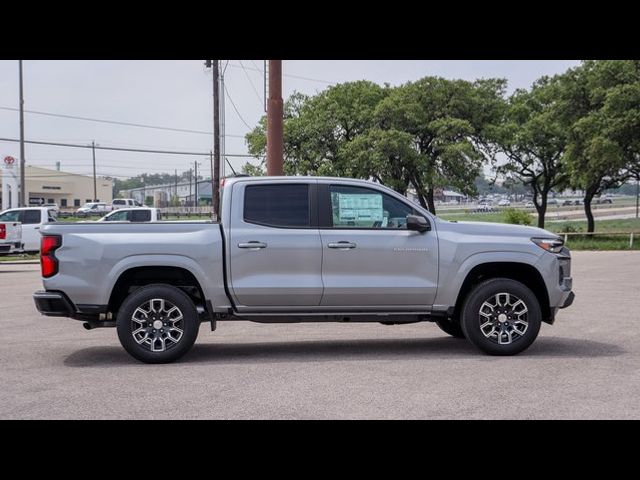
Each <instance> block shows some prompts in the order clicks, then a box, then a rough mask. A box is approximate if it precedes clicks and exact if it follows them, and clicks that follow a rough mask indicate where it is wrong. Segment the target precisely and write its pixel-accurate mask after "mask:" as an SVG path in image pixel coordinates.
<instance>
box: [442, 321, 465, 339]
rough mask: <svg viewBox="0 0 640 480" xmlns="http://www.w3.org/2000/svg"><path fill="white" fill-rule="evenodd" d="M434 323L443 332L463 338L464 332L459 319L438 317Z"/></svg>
mask: <svg viewBox="0 0 640 480" xmlns="http://www.w3.org/2000/svg"><path fill="white" fill-rule="evenodd" d="M436 325H438V327H440V330H442V331H443V332H444V333H447V334H449V335H451V336H452V337H454V338H464V332H463V331H462V327H461V326H460V320H458V319H453V318H438V319H437V320H436Z"/></svg>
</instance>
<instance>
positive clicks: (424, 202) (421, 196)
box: [416, 191, 429, 210]
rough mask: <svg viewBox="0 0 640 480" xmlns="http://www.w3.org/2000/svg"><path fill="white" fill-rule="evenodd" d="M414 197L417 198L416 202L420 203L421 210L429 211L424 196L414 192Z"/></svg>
mask: <svg viewBox="0 0 640 480" xmlns="http://www.w3.org/2000/svg"><path fill="white" fill-rule="evenodd" d="M416 196H417V197H418V202H420V206H421V207H422V208H426V209H427V210H429V207H428V206H427V202H426V200H425V199H424V195H423V194H422V193H420V192H417V191H416Z"/></svg>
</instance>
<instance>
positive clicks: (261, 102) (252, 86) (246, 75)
mask: <svg viewBox="0 0 640 480" xmlns="http://www.w3.org/2000/svg"><path fill="white" fill-rule="evenodd" d="M238 61H239V62H240V66H241V67H242V71H243V72H244V75H245V77H247V80H249V83H250V84H251V88H252V89H253V91H254V92H255V94H256V97H258V100H260V106H263V105H264V100H263V99H262V97H260V94H259V93H258V90H257V89H256V87H255V85H254V84H253V81H252V80H251V77H249V72H247V69H246V68H244V65H242V60H238Z"/></svg>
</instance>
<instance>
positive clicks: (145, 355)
mask: <svg viewBox="0 0 640 480" xmlns="http://www.w3.org/2000/svg"><path fill="white" fill-rule="evenodd" d="M116 328H117V331H118V338H119V339H120V343H121V344H122V346H123V347H124V349H125V350H126V351H127V352H128V353H129V354H130V355H131V356H132V357H134V358H136V359H138V360H140V361H141V362H145V363H169V362H173V361H175V360H178V359H179V358H180V357H182V356H183V355H184V354H186V353H187V352H188V351H189V350H190V349H191V347H192V346H193V344H194V342H195V341H196V337H197V336H198V330H199V328H200V322H199V319H198V312H197V310H196V307H195V305H194V304H193V301H191V299H190V298H189V296H188V295H187V294H186V293H184V292H183V291H182V290H180V289H178V288H176V287H172V286H170V285H164V284H154V285H147V286H145V287H141V288H139V289H137V290H136V291H134V292H133V293H132V294H131V295H129V296H128V297H127V298H126V299H125V301H124V302H123V303H122V306H121V307H120V310H119V311H118V316H117V320H116Z"/></svg>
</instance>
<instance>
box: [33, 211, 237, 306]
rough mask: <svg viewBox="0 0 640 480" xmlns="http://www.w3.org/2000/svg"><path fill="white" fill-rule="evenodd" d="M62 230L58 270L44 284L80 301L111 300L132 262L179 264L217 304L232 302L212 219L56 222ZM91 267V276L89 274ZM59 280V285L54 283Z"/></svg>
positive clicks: (52, 227)
mask: <svg viewBox="0 0 640 480" xmlns="http://www.w3.org/2000/svg"><path fill="white" fill-rule="evenodd" d="M41 231H42V233H43V234H46V235H61V236H62V246H61V247H60V248H59V249H57V250H56V258H57V259H58V262H59V266H60V267H59V268H60V270H59V273H58V274H57V275H56V276H55V281H54V280H52V279H44V280H43V282H44V287H45V288H46V289H55V290H57V289H61V290H63V291H65V292H69V297H70V300H71V301H72V302H73V303H74V304H76V305H107V304H108V302H109V295H110V292H111V291H112V289H113V286H114V284H115V282H116V281H117V280H118V278H119V277H120V275H121V274H122V273H123V272H125V271H127V270H129V269H130V268H131V267H136V268H137V267H149V266H160V267H177V268H183V269H186V270H187V271H189V272H190V273H191V274H193V275H194V276H195V277H196V279H197V280H198V282H199V284H200V285H201V286H202V288H203V289H205V292H204V293H205V296H206V298H210V299H211V300H212V302H214V305H216V306H218V305H219V306H222V307H224V306H226V305H229V303H230V302H229V300H228V298H227V296H226V294H225V290H224V280H223V238H222V233H221V228H220V224H218V223H213V222H197V223H195V222H154V223H128V222H127V223H119V222H110V223H73V222H69V223H52V224H48V225H46V226H45V227H43V228H42V230H41ZM87 272H91V275H87ZM54 283H55V288H54Z"/></svg>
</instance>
